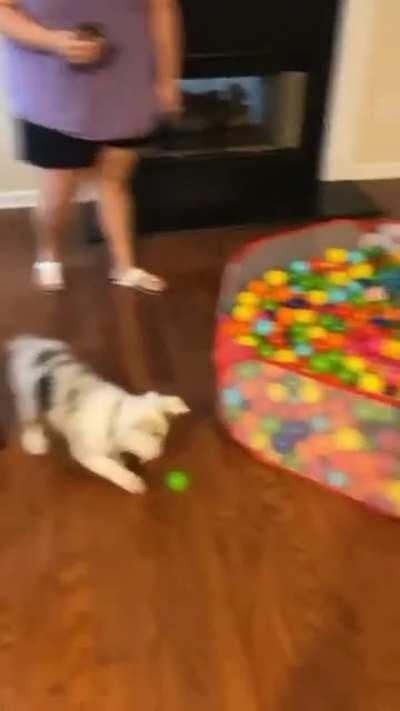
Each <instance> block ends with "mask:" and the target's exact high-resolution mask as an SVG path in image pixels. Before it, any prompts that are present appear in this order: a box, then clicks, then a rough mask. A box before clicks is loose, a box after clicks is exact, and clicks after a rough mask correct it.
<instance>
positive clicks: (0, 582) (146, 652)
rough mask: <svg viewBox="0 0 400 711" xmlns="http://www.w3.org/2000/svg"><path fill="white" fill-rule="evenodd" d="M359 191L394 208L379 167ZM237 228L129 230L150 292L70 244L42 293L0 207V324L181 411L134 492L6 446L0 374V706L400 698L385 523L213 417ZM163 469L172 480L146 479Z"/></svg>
mask: <svg viewBox="0 0 400 711" xmlns="http://www.w3.org/2000/svg"><path fill="white" fill-rule="evenodd" d="M371 190H372V191H375V193H374V194H377V195H378V197H379V199H380V200H382V204H384V205H385V207H386V208H387V209H391V210H392V211H393V212H394V213H395V212H396V207H397V203H399V204H400V200H398V196H399V195H400V186H399V184H398V183H397V187H395V186H393V185H389V186H387V187H382V186H379V185H377V186H371ZM397 213H399V210H398V208H397ZM254 233H257V231H254V230H252V231H245V230H238V229H232V230H225V231H217V232H213V231H210V232H207V233H199V234H193V235H190V236H187V235H170V236H161V237H154V238H152V239H147V240H145V241H143V242H142V243H141V245H140V258H141V262H142V264H143V265H144V266H147V267H152V268H154V269H155V270H157V271H159V272H160V273H161V274H163V275H165V276H166V277H167V278H168V280H169V281H170V283H171V290H170V292H169V293H168V294H167V295H166V296H163V297H157V298H150V297H140V296H138V295H135V294H131V293H129V292H124V291H122V290H116V289H112V288H110V287H109V286H108V285H107V283H106V261H105V256H104V254H103V251H102V248H101V247H97V246H96V247H94V248H93V247H90V248H87V247H84V246H83V244H78V245H76V246H75V247H74V249H71V250H69V255H68V272H67V275H68V281H69V289H68V291H67V293H66V294H64V295H59V296H54V297H45V296H43V295H41V294H38V293H36V292H35V291H33V290H32V288H31V286H30V282H29V265H30V258H31V257H30V226H29V221H28V216H27V215H26V214H25V213H19V212H12V213H5V212H4V213H1V214H0V240H1V263H0V340H1V341H2V342H3V341H4V340H5V339H6V338H8V337H10V336H12V335H14V334H16V333H20V332H24V331H29V332H33V333H40V334H44V335H51V336H56V337H61V338H63V339H65V340H67V341H68V342H70V343H71V344H72V345H73V346H74V347H75V348H76V350H77V352H78V353H79V354H80V355H81V356H83V357H85V358H87V359H88V360H89V361H90V362H91V363H92V364H93V365H95V366H96V367H97V368H98V369H99V370H100V371H101V372H102V373H104V375H106V376H107V377H110V378H113V379H114V380H116V381H117V382H119V383H121V384H122V385H124V386H126V387H128V388H132V389H137V390H143V389H147V388H160V389H162V390H163V391H165V392H177V393H179V394H180V395H182V396H183V397H184V398H186V399H187V401H188V402H189V404H190V405H191V407H192V409H193V414H192V415H191V416H190V417H189V418H187V419H185V420H182V421H181V422H179V423H178V424H177V425H176V427H175V428H174V430H173V432H172V436H171V440H170V443H169V446H168V449H167V452H166V455H165V457H164V458H163V460H162V461H161V462H158V463H155V464H152V465H151V466H147V467H146V469H145V470H144V471H143V474H144V476H145V477H146V479H147V480H148V483H149V493H148V494H147V495H146V496H145V497H143V498H139V497H136V498H135V497H130V496H128V495H127V494H125V493H124V492H123V491H120V490H118V489H117V488H114V487H112V486H111V485H109V484H107V483H106V482H103V481H100V480H99V479H96V478H92V477H90V476H88V474H87V473H86V472H85V471H84V470H82V469H80V468H79V467H78V466H77V465H75V464H74V463H72V462H71V461H69V459H68V458H67V456H66V455H65V454H64V453H63V451H58V450H55V451H53V452H52V453H51V454H50V455H49V456H47V457H44V458H41V459H33V458H29V457H27V456H26V455H25V454H24V453H22V452H21V450H20V448H19V445H18V442H17V440H16V434H15V430H14V426H13V415H12V406H11V403H10V398H9V396H8V393H7V390H6V388H5V385H4V382H2V383H1V385H0V388H1V392H0V395H1V405H0V416H1V427H0V429H1V436H0V710H1V711H189V710H190V711H344V709H346V711H398V709H399V708H400V674H399V671H400V522H396V521H392V520H389V519H386V518H384V517H382V516H380V515H378V514H374V513H370V512H368V511H365V510H364V509H363V508H362V507H360V506H358V505H357V504H355V503H352V502H351V501H348V500H346V499H344V498H340V497H336V496H335V495H332V494H330V493H328V492H325V491H322V490H320V489H319V488H317V487H316V486H314V485H313V484H312V483H307V482H304V481H299V480H296V479H294V478H292V477H291V476H289V475H284V474H282V473H278V472H276V471H274V470H273V469H271V470H268V469H267V468H265V467H263V466H261V465H259V464H257V463H256V462H255V461H253V460H252V459H251V458H249V457H248V456H247V455H246V454H245V453H244V452H243V451H241V449H240V448H238V447H237V446H235V445H234V444H233V443H232V442H231V441H230V440H229V439H228V437H227V436H226V434H225V433H224V432H223V430H222V429H221V428H220V427H219V425H218V423H217V422H216V420H215V416H214V407H213V405H214V383H213V371H212V364H211V359H210V349H211V343H212V327H213V319H214V309H215V303H216V297H217V293H218V286H219V279H220V273H221V268H222V266H223V263H224V261H225V260H226V258H227V256H228V255H229V254H230V253H231V251H232V250H233V249H235V248H236V246H238V245H239V244H240V243H241V242H243V241H245V240H246V239H248V238H249V237H251V236H253V235H254ZM258 233H259V234H260V232H258ZM172 467H182V468H185V469H187V470H188V471H189V472H190V473H191V477H192V483H191V487H190V488H189V490H188V491H187V492H186V493H185V494H182V495H176V494H173V493H171V492H170V491H168V490H167V489H166V488H165V486H164V483H163V476H164V472H165V471H166V470H168V468H172Z"/></svg>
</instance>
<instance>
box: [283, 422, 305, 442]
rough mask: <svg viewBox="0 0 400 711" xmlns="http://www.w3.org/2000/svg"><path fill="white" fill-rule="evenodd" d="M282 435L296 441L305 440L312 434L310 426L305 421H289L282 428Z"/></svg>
mask: <svg viewBox="0 0 400 711" xmlns="http://www.w3.org/2000/svg"><path fill="white" fill-rule="evenodd" d="M282 433H283V434H286V435H288V436H289V437H291V438H293V439H296V440H301V439H305V438H306V437H308V435H309V434H310V425H309V424H308V423H307V422H305V421H303V420H287V421H286V422H285V423H284V424H283V426H282Z"/></svg>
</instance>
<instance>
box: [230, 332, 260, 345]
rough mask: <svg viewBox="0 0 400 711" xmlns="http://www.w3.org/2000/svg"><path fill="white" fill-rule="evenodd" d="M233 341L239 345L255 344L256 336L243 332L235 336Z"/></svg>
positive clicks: (256, 341)
mask: <svg viewBox="0 0 400 711" xmlns="http://www.w3.org/2000/svg"><path fill="white" fill-rule="evenodd" d="M235 341H236V343H239V345H241V346H256V345H257V343H258V340H257V338H256V337H255V336H252V335H251V334H250V333H249V334H248V335H246V334H244V335H242V336H237V337H236V338H235Z"/></svg>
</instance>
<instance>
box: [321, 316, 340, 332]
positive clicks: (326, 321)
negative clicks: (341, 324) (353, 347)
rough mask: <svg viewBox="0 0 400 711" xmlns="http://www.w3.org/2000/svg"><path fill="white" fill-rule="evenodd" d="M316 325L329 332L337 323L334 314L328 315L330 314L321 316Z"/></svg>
mask: <svg viewBox="0 0 400 711" xmlns="http://www.w3.org/2000/svg"><path fill="white" fill-rule="evenodd" d="M318 323H319V324H320V325H321V326H323V327H324V328H326V329H328V331H330V330H331V328H332V326H335V324H336V323H337V318H336V316H335V314H330V313H326V314H321V316H320V317H319V320H318Z"/></svg>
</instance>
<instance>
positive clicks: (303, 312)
mask: <svg viewBox="0 0 400 711" xmlns="http://www.w3.org/2000/svg"><path fill="white" fill-rule="evenodd" d="M316 319H317V315H316V313H315V311H312V310H311V309H297V310H296V311H295V313H294V320H295V321H296V323H304V324H306V325H309V324H312V323H314V322H315V321H316Z"/></svg>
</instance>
